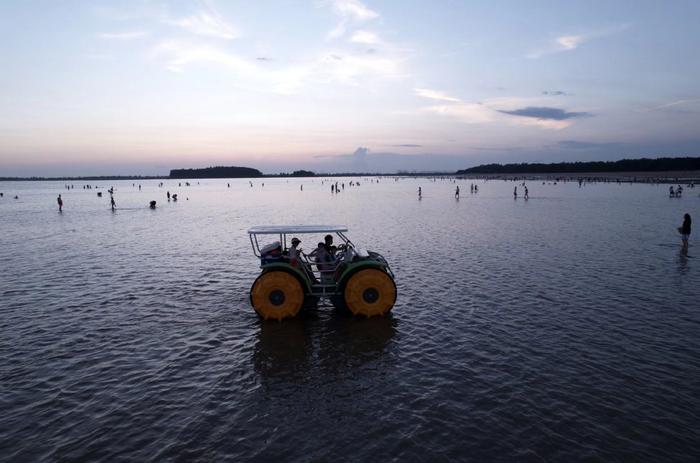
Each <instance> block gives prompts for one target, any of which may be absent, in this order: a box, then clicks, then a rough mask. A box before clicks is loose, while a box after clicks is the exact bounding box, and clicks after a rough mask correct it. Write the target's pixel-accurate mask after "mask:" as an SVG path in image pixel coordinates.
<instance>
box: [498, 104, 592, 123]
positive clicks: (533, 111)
mask: <svg viewBox="0 0 700 463" xmlns="http://www.w3.org/2000/svg"><path fill="white" fill-rule="evenodd" d="M498 112H499V113H503V114H509V115H511V116H520V117H530V118H533V119H542V120H552V121H564V120H567V119H573V118H577V117H588V116H591V114H590V113H585V112H579V113H575V112H568V111H565V110H563V109H559V108H549V107H546V106H528V107H527V108H520V109H514V110H510V111H508V110H505V109H499V110H498Z"/></svg>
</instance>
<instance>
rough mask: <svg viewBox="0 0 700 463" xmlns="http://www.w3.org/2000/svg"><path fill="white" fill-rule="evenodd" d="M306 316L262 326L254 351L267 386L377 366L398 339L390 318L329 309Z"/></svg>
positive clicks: (270, 322) (258, 370) (254, 360)
mask: <svg viewBox="0 0 700 463" xmlns="http://www.w3.org/2000/svg"><path fill="white" fill-rule="evenodd" d="M320 310H324V311H327V312H328V313H324V314H322V315H319V314H318V312H317V310H306V311H303V312H302V314H301V315H300V316H299V317H297V318H295V319H292V320H288V321H284V322H277V321H267V322H265V321H260V331H259V333H258V337H257V342H256V344H255V348H254V350H253V363H254V365H255V371H256V372H257V373H258V374H259V375H260V377H261V380H262V381H263V382H265V381H269V380H279V381H289V382H294V381H297V380H300V379H303V378H304V377H307V376H308V375H313V374H336V373H338V372H340V371H342V370H345V369H352V368H358V367H361V366H362V365H364V364H367V363H369V362H373V361H377V360H379V359H380V358H381V356H382V355H383V354H384V353H385V350H386V348H387V345H388V344H389V342H390V341H391V339H392V338H393V337H394V334H395V333H396V327H397V321H396V320H395V319H394V317H393V316H392V315H389V316H387V317H375V318H369V319H366V318H356V317H353V316H351V315H348V314H346V313H343V312H341V311H339V310H335V309H333V308H330V307H325V308H324V307H322V308H321V309H320Z"/></svg>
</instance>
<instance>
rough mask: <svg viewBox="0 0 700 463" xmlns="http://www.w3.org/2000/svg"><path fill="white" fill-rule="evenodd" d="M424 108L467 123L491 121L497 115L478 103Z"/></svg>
mask: <svg viewBox="0 0 700 463" xmlns="http://www.w3.org/2000/svg"><path fill="white" fill-rule="evenodd" d="M424 110H425V111H428V112H431V113H434V114H439V115H443V116H451V117H454V118H457V119H459V120H460V121H461V122H464V123H467V124H482V123H486V122H492V121H493V120H494V119H495V118H496V116H497V115H496V113H494V111H493V110H492V109H490V108H489V107H487V106H485V105H483V104H479V103H458V104H451V105H439V106H429V107H427V108H425V109H424Z"/></svg>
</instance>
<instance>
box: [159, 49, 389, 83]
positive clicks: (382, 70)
mask: <svg viewBox="0 0 700 463" xmlns="http://www.w3.org/2000/svg"><path fill="white" fill-rule="evenodd" d="M151 56H152V57H153V58H154V59H157V60H161V61H163V62H164V66H165V67H166V68H167V69H169V70H171V71H173V72H184V71H185V69H186V68H187V67H188V66H194V65H197V64H201V63H213V64H216V65H219V66H221V67H223V68H224V69H225V70H228V71H229V72H230V74H231V78H232V82H235V85H237V86H239V87H242V88H247V89H250V90H255V91H261V92H273V93H279V94H285V95H288V94H293V93H296V92H298V91H299V89H300V88H301V87H303V86H304V85H305V84H308V83H316V84H344V85H359V84H360V83H361V82H363V81H366V80H367V79H389V78H396V77H400V76H401V75H402V74H401V73H400V70H401V67H400V61H399V60H398V59H392V58H389V57H379V56H376V55H367V54H365V53H364V52H362V51H357V52H356V53H348V54H344V55H343V56H341V55H337V54H335V53H327V52H326V53H322V54H320V55H318V56H317V57H316V58H313V59H310V60H306V61H303V62H300V63H297V64H294V65H291V66H286V67H278V66H272V65H271V64H270V65H268V64H267V63H266V62H265V61H266V60H265V59H257V58H256V59H252V58H247V57H243V56H239V55H237V54H235V53H233V52H231V51H230V50H228V49H225V48H222V47H219V46H216V45H214V44H208V43H201V42H196V41H195V42H193V41H183V40H170V41H164V42H161V43H160V44H158V45H157V46H155V47H154V48H153V49H152V50H151ZM259 58H265V57H259Z"/></svg>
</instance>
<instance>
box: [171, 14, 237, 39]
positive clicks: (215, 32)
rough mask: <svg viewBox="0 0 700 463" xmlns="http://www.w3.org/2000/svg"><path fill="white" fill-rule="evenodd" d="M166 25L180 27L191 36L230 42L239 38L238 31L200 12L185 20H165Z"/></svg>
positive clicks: (216, 16) (217, 18)
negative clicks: (195, 35)
mask: <svg viewBox="0 0 700 463" xmlns="http://www.w3.org/2000/svg"><path fill="white" fill-rule="evenodd" d="M165 22H166V23H168V24H170V25H173V26H177V27H181V28H182V29H185V30H186V31H189V32H191V33H193V34H198V35H204V36H208V37H217V38H220V39H227V40H232V39H235V38H237V37H239V36H240V33H239V32H238V30H236V28H235V27H233V26H232V25H231V24H229V23H227V22H226V21H225V20H224V19H223V18H222V17H221V16H219V15H218V14H214V13H206V12H200V13H198V14H195V15H192V16H188V17H186V18H181V19H175V20H172V19H171V20H167V21H165Z"/></svg>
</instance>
